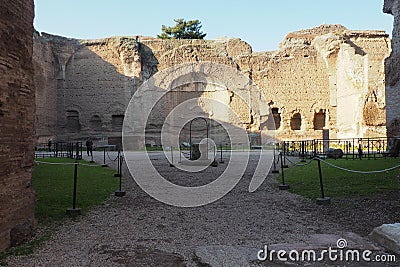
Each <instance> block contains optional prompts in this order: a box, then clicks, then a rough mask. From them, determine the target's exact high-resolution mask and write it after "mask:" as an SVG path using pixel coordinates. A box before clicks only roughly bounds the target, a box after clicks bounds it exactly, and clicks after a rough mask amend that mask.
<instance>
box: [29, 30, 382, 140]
mask: <svg viewBox="0 0 400 267" xmlns="http://www.w3.org/2000/svg"><path fill="white" fill-rule="evenodd" d="M35 40H36V41H35V42H36V44H35V48H36V49H35V54H36V56H35V60H36V62H35V66H36V67H37V68H39V70H40V73H36V81H37V84H38V87H39V88H38V90H40V91H41V92H53V93H52V94H53V96H54V88H55V86H54V84H56V88H57V89H56V91H57V101H56V103H57V111H56V110H55V109H50V108H49V109H48V110H47V113H46V114H45V112H43V111H44V110H45V107H46V105H48V104H49V105H50V106H52V105H54V102H51V101H50V100H47V99H46V100H45V99H43V97H40V95H39V94H38V95H39V97H38V100H37V102H38V104H37V105H38V106H39V107H41V110H43V111H40V113H39V114H38V120H39V121H41V122H43V123H41V124H40V125H38V128H37V137H38V140H39V141H42V142H43V141H45V140H47V138H48V137H50V136H57V137H58V138H59V139H60V140H65V139H78V138H81V136H89V135H90V136H93V137H95V138H102V137H111V138H113V137H114V138H117V137H119V136H120V135H121V134H120V128H121V127H120V121H121V120H122V119H123V115H124V111H125V108H126V106H127V104H128V101H129V100H130V98H131V96H132V95H133V93H134V92H135V91H136V90H137V88H138V87H139V86H140V85H142V84H143V82H144V81H146V80H148V79H149V78H150V77H151V76H152V75H154V74H155V73H157V72H158V71H161V70H165V69H167V68H170V67H173V66H176V65H179V64H182V63H189V62H195V63H196V62H197V63H201V62H203V61H211V62H215V63H219V64H225V65H227V66H231V67H233V68H234V69H238V70H240V72H241V73H243V74H244V75H246V76H247V77H248V78H250V79H252V80H253V81H254V82H255V84H256V85H257V87H258V88H259V89H260V90H261V91H262V92H263V94H264V95H265V98H266V100H265V102H267V103H264V105H265V106H267V104H268V107H270V108H272V109H273V111H274V112H275V115H274V116H275V117H276V120H279V123H277V125H278V126H279V128H278V129H277V130H276V134H277V136H278V138H281V139H296V138H304V137H307V138H309V139H310V138H321V137H322V129H329V130H330V135H331V137H354V136H359V137H363V136H364V137H366V136H374V137H376V136H382V135H385V134H386V128H385V104H386V102H385V86H384V81H385V72H384V64H383V63H384V60H385V58H386V57H387V56H388V55H389V53H390V40H389V38H388V35H387V34H386V33H385V32H383V31H352V30H347V29H346V28H345V27H343V26H341V25H321V26H319V27H316V28H313V29H308V30H301V31H298V32H293V33H290V34H288V35H287V36H286V38H285V39H284V40H283V41H282V43H281V44H280V47H279V49H278V50H276V51H271V52H252V49H251V46H250V45H249V44H247V43H246V42H244V41H242V40H240V39H229V38H226V39H218V40H213V41H210V40H160V39H155V38H150V37H143V36H133V37H113V38H106V39H100V40H80V41H78V40H70V39H66V38H62V37H57V36H51V35H47V34H43V37H42V38H41V39H40V38H36V39H35ZM38 42H40V44H38ZM48 49H50V50H51V51H53V53H54V59H53V61H52V62H53V65H54V67H53V68H52V67H51V65H52V64H51V63H50V61H51V60H50V59H46V57H47V55H48V53H47V50H48ZM43 51H44V52H43ZM43 57H44V61H45V63H44V64H42V63H41V61H42V59H43ZM54 69H55V70H56V71H55V73H54V74H53V73H52V71H54ZM43 70H44V71H43ZM46 70H48V71H47V72H46ZM52 75H54V76H55V79H56V82H54V79H53V81H52V80H51V79H46V77H51V76H52ZM222 75H223V74H222ZM209 79H211V80H214V81H216V82H217V83H218V82H220V83H221V84H222V86H223V87H224V86H225V87H226V88H225V91H228V94H225V92H222V91H221V92H214V91H215V88H212V86H211V87H210V86H209V85H208V86H204V88H203V89H204V90H200V91H199V90H198V88H199V87H198V86H197V85H196V84H195V83H192V84H191V85H188V86H185V87H179V88H177V89H178V90H177V91H176V92H171V93H170V97H169V98H167V100H166V101H162V103H160V105H159V106H158V107H157V109H156V110H155V112H154V114H155V115H154V116H153V117H152V118H151V120H150V123H149V125H150V127H153V128H152V130H154V131H159V129H160V128H161V125H162V122H163V120H164V118H165V116H166V113H167V112H166V111H167V110H171V109H173V108H174V106H175V105H176V104H177V103H180V102H182V101H184V100H187V99H189V98H192V97H200V98H206V97H212V98H215V99H218V100H221V101H222V103H227V105H228V106H229V107H230V108H232V109H233V110H234V111H236V112H237V113H238V114H239V116H240V118H241V119H242V120H243V123H244V127H245V128H246V129H247V130H248V131H249V132H255V133H257V132H258V131H259V130H262V129H265V130H269V128H268V125H270V124H268V123H265V124H264V123H262V120H261V117H262V116H261V114H258V113H257V112H254V111H253V110H251V109H250V108H248V107H246V105H244V104H243V101H242V100H241V99H240V98H239V97H238V96H237V95H235V94H232V90H231V89H232V88H229V86H226V84H224V83H223V82H221V74H220V73H216V74H215V75H214V76H213V77H210V78H209ZM43 81H47V82H43ZM204 82H207V81H204ZM171 84H173V81H170V84H169V85H171ZM205 84H207V83H205ZM165 89H168V85H167V86H166V88H165ZM168 99H175V100H174V101H172V102H171V101H169V100H168ZM49 101H50V102H51V103H48V102H49ZM44 103H46V104H44ZM171 103H172V104H171ZM167 105H170V106H167ZM296 116H297V118H298V121H297V123H298V124H299V125H297V126H293V125H294V122H293V119H292V118H294V117H296ZM317 117H318V118H317ZM316 121H318V122H317V123H316ZM54 125H56V127H53V126H54ZM157 129H158V130H157ZM150 141H151V143H153V144H156V143H159V140H158V139H157V138H156V137H154V138H153V139H152V140H150Z"/></svg>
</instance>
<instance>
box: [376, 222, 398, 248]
mask: <svg viewBox="0 0 400 267" xmlns="http://www.w3.org/2000/svg"><path fill="white" fill-rule="evenodd" d="M370 238H371V239H372V240H374V241H376V242H377V243H379V244H380V245H382V246H384V247H385V248H387V249H388V250H390V251H393V252H395V253H397V254H398V255H400V223H394V224H383V225H381V226H379V227H376V228H375V229H374V230H373V231H372V232H371V234H370Z"/></svg>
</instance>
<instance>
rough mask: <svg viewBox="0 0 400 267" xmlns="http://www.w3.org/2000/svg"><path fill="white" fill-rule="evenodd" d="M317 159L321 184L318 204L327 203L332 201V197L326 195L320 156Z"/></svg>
mask: <svg viewBox="0 0 400 267" xmlns="http://www.w3.org/2000/svg"><path fill="white" fill-rule="evenodd" d="M316 160H317V161H318V173H319V185H320V187H321V197H320V198H317V204H318V205H327V204H330V203H331V198H329V197H326V196H325V192H324V184H323V182H322V171H321V160H320V159H319V158H317V159H316Z"/></svg>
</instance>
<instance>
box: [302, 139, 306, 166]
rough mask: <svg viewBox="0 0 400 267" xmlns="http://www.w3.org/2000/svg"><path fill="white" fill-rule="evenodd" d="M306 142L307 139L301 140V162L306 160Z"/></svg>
mask: <svg viewBox="0 0 400 267" xmlns="http://www.w3.org/2000/svg"><path fill="white" fill-rule="evenodd" d="M305 153H306V144H305V141H301V157H302V159H301V162H306V155H305Z"/></svg>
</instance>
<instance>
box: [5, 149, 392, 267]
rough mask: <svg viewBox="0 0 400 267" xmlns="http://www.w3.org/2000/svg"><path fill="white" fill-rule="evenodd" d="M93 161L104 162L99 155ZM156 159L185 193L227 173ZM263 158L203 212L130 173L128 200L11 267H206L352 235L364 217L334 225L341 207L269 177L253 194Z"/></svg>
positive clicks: (107, 206) (76, 224)
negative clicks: (235, 249) (213, 259)
mask: <svg viewBox="0 0 400 267" xmlns="http://www.w3.org/2000/svg"><path fill="white" fill-rule="evenodd" d="M95 155H96V156H95V158H96V160H97V161H102V155H101V154H100V153H99V152H97V153H95ZM111 158H115V156H113V155H111ZM151 158H152V159H153V163H154V165H155V166H156V168H157V169H158V170H159V171H160V172H161V173H162V174H163V175H164V176H165V177H166V178H168V179H170V180H171V181H174V182H176V183H182V184H185V185H198V184H199V183H201V181H204V179H206V180H207V181H211V180H213V179H215V177H216V175H217V174H218V173H221V172H222V171H223V169H224V168H225V167H226V164H220V165H219V166H218V167H217V168H213V167H209V168H207V169H206V170H205V171H203V172H202V173H191V174H190V177H188V175H187V173H184V172H182V171H178V170H176V169H175V168H171V167H170V166H169V165H168V164H167V162H166V161H165V159H164V158H163V156H162V155H161V154H159V153H152V155H151ZM257 158H258V155H257V153H256V152H253V153H252V154H251V160H250V162H249V165H248V167H247V169H246V172H245V174H244V176H243V178H242V179H241V181H240V182H239V184H238V185H237V186H236V187H235V188H234V189H233V190H232V191H231V192H230V193H228V194H227V195H226V196H225V197H223V198H222V199H220V200H218V201H216V202H214V203H212V204H209V205H206V206H202V207H197V208H179V207H173V206H168V205H166V204H163V203H160V202H158V201H156V200H155V199H153V198H151V197H149V196H148V195H147V194H146V193H145V192H143V191H142V190H141V189H140V188H139V187H138V186H137V185H136V183H135V182H133V180H132V179H131V178H128V175H127V173H126V168H124V176H125V179H124V189H125V190H126V192H127V195H126V196H125V197H120V198H118V197H115V196H111V197H110V198H109V199H108V200H107V201H106V202H104V203H103V204H102V205H100V206H99V207H97V208H95V209H94V210H92V211H91V212H89V214H88V215H86V216H84V217H80V218H79V219H78V220H76V221H68V222H66V223H65V224H64V225H63V226H61V228H60V229H59V230H58V231H57V232H56V233H54V234H53V236H52V237H51V239H50V240H48V241H46V242H45V243H44V244H43V245H42V246H41V247H40V248H38V249H37V251H36V252H35V253H34V254H33V255H29V256H22V257H10V258H9V260H8V263H9V266H206V265H202V264H200V263H199V259H198V258H197V256H196V255H195V253H194V252H195V250H196V248H197V247H202V246H212V245H225V246H241V247H251V248H260V249H261V248H263V246H264V245H269V244H280V243H297V242H303V241H305V240H308V239H309V237H310V236H311V235H312V234H336V235H339V236H341V235H343V234H344V233H345V232H349V231H354V228H353V227H354V225H353V224H354V223H355V222H357V220H360V218H359V217H358V218H352V219H351V221H350V222H348V221H345V222H344V221H341V220H340V215H339V219H335V217H338V216H337V214H335V212H342V210H341V208H340V207H339V206H335V205H332V206H331V207H320V206H317V205H316V204H315V203H314V202H313V201H311V200H308V199H305V198H303V197H300V196H297V195H294V194H291V193H289V192H287V191H280V190H278V188H277V187H278V183H277V181H276V176H273V175H268V177H267V179H266V180H265V181H264V183H263V184H262V186H261V187H260V188H258V190H256V191H255V192H253V193H249V192H248V186H249V182H250V179H251V177H252V172H253V171H254V168H255V166H256V163H257ZM397 202H398V201H397ZM350 205H351V204H350ZM397 208H398V206H397ZM356 214H357V213H356ZM357 216H361V215H360V214H357ZM396 216H398V215H396ZM364 220H365V218H364ZM352 223H353V224H352ZM386 223H390V222H386ZM363 227H364V228H362V230H360V229H358V230H357V231H358V233H359V234H362V235H364V236H365V235H366V234H367V233H368V232H370V230H372V229H368V230H366V228H369V227H371V226H370V225H366V226H365V225H364V226H363ZM355 228H357V227H355Z"/></svg>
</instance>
